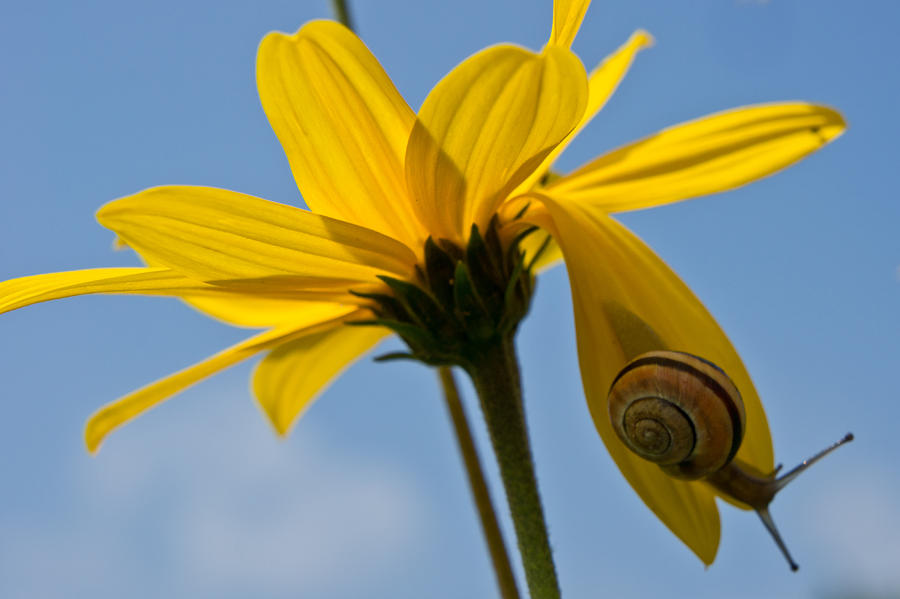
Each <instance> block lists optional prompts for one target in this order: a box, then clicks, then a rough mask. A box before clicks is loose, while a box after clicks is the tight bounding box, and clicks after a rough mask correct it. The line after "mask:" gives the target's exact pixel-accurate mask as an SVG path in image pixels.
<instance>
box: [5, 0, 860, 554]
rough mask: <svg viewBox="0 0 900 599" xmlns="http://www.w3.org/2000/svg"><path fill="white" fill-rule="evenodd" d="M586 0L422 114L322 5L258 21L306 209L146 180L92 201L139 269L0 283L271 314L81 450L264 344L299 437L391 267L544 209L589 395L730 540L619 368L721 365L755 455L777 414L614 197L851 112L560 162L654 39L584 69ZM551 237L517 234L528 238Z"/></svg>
mask: <svg viewBox="0 0 900 599" xmlns="http://www.w3.org/2000/svg"><path fill="white" fill-rule="evenodd" d="M588 4H589V2H588V1H587V0H558V1H557V2H556V3H555V6H554V15H553V29H552V33H551V37H550V41H549V43H548V44H547V46H546V47H545V48H544V49H543V50H542V51H541V52H540V53H534V52H530V51H528V50H525V49H522V48H519V47H515V46H510V45H501V46H495V47H492V48H488V49H486V50H483V51H481V52H479V53H478V54H476V55H474V56H472V57H471V58H469V59H467V60H466V61H464V62H463V63H462V64H460V65H459V66H458V67H457V68H455V69H454V70H453V71H452V72H451V73H449V74H448V75H447V76H446V77H445V78H444V79H443V80H442V81H441V82H440V83H438V84H437V86H436V87H435V88H434V89H433V90H432V92H431V93H430V94H429V95H428V97H427V99H426V100H425V102H424V104H423V106H422V108H421V110H420V111H419V113H418V115H416V114H415V113H414V112H413V111H412V110H411V109H410V108H409V106H408V105H407V104H406V102H405V101H404V100H403V98H402V97H401V96H400V94H399V93H398V92H397V90H396V89H395V87H394V86H393V84H392V83H391V81H390V79H389V78H388V77H387V75H386V74H385V73H384V71H383V70H382V69H381V66H380V65H379V64H378V62H377V60H376V59H375V58H374V57H373V56H372V54H371V53H370V52H369V51H368V49H367V48H366V47H365V46H364V45H363V43H362V42H361V41H360V40H359V39H358V38H357V37H356V36H355V35H354V34H353V33H352V32H350V31H349V30H347V29H346V28H344V27H343V26H341V25H339V24H337V23H334V22H328V21H319V22H312V23H309V24H307V25H305V26H304V27H303V28H301V29H300V30H299V31H298V32H297V33H296V34H294V35H285V34H280V33H272V34H269V35H268V36H266V38H265V39H264V40H263V41H262V43H261V45H260V48H259V54H258V60H257V82H258V86H259V93H260V97H261V100H262V104H263V108H264V110H265V112H266V115H267V116H268V118H269V121H270V123H271V124H272V127H273V129H274V130H275V133H276V134H277V135H278V138H279V139H280V141H281V143H282V145H283V146H284V149H285V152H286V154H287V158H288V161H289V162H290V166H291V170H292V171H293V174H294V177H295V178H296V181H297V185H298V187H299V188H300V192H301V193H302V196H303V198H304V200H305V201H306V204H307V205H308V206H309V209H310V210H309V211H306V210H301V209H298V208H294V207H290V206H286V205H281V204H276V203H273V202H269V201H266V200H262V199H259V198H255V197H251V196H247V195H243V194H239V193H236V192H232V191H226V190H222V189H215V188H208V187H159V188H153V189H149V190H146V191H143V192H140V193H138V194H135V195H133V196H129V197H126V198H122V199H119V200H116V201H113V202H111V203H109V204H107V205H106V206H104V207H103V208H101V210H100V211H99V213H98V215H97V218H98V220H99V221H100V223H101V224H102V225H103V226H105V227H107V228H109V229H111V230H112V231H114V232H115V233H116V235H117V236H118V238H119V240H121V242H122V243H124V244H126V245H128V246H129V247H131V248H133V249H134V250H136V251H137V252H138V253H139V254H140V255H141V256H142V258H143V259H144V260H145V261H146V263H147V264H148V266H147V267H141V268H105V269H93V270H83V271H74V272H63V273H55V274H44V275H36V276H32V277H25V278H21V279H14V280H10V281H6V282H4V283H0V311H7V310H12V309H16V308H19V307H22V306H26V305H29V304H33V303H36V302H41V301H47V300H51V299H57V298H62V297H69V296H74V295H82V294H89V293H124V294H151V295H170V296H176V297H179V298H181V299H183V300H185V301H187V302H188V303H190V304H191V305H193V306H194V307H195V308H197V309H199V310H202V311H204V312H206V313H207V314H209V315H211V316H213V317H216V318H219V319H222V320H224V321H226V322H228V323H231V324H234V325H238V326H247V327H256V328H265V329H266V330H265V332H262V333H260V334H258V335H256V336H254V337H251V338H250V339H248V340H246V341H244V342H242V343H239V344H238V345H235V346H233V347H231V348H228V349H226V350H224V351H222V352H220V353H218V354H216V355H214V356H212V357H211V358H209V359H207V360H205V361H203V362H200V363H199V364H196V365H194V366H192V367H190V368H187V369H186V370H183V371H181V372H178V373H176V374H174V375H172V376H170V377H168V378H166V379H163V380H161V381H157V382H155V383H153V384H151V385H149V386H147V387H144V388H142V389H140V390H138V391H136V392H134V393H132V394H130V395H128V396H126V397H123V398H121V399H119V400H118V401H116V402H114V403H112V404H110V405H107V406H106V407H104V408H102V409H101V410H99V411H98V412H97V413H96V414H94V415H93V416H92V417H91V419H90V420H89V422H88V424H87V429H86V442H87V446H88V449H89V450H90V451H92V452H93V451H96V450H97V449H98V447H99V445H100V443H101V442H102V440H103V439H104V438H105V436H106V435H107V434H108V433H109V432H110V431H112V430H113V429H115V428H116V427H118V426H120V425H121V424H123V423H124V422H126V421H128V420H130V419H132V418H134V417H135V416H137V415H138V414H140V413H142V412H143V411H144V410H146V409H148V408H150V407H152V406H154V405H156V404H158V403H160V402H161V401H163V400H164V399H166V398H168V397H170V396H171V395H173V394H174V393H177V392H178V391H181V390H182V389H184V388H186V387H188V386H189V385H191V384H193V383H195V382H197V381H199V380H201V379H203V378H205V377H207V376H209V375H211V374H213V373H215V372H217V371H219V370H222V369H224V368H226V367H228V366H231V365H233V364H235V363H237V362H239V361H241V360H244V359H246V358H248V357H250V356H253V355H256V354H259V353H265V357H264V358H263V360H262V361H261V363H260V364H259V367H258V368H257V370H256V372H255V374H254V378H253V389H254V392H255V395H256V398H257V400H258V401H259V403H260V405H261V407H262V409H263V410H264V412H265V413H266V415H267V416H268V418H269V420H270V421H271V423H272V425H273V426H274V428H275V429H276V430H277V431H278V432H279V433H280V434H286V433H287V432H288V431H289V429H290V427H291V426H292V424H293V423H294V422H295V421H296V420H297V418H298V416H299V415H300V414H301V412H302V411H303V410H304V409H305V408H306V407H307V406H308V405H309V404H310V402H311V401H312V400H313V398H314V397H315V396H316V394H317V393H318V392H319V391H320V390H321V389H322V388H323V386H325V385H326V384H327V383H328V381H329V380H331V379H332V378H333V377H334V376H335V375H336V374H337V373H339V372H340V371H341V370H342V369H343V368H344V367H346V366H347V365H348V364H349V363H350V362H351V361H353V360H354V359H356V358H358V357H359V356H360V355H362V354H364V353H365V352H367V351H368V350H369V349H371V348H372V347H373V346H374V345H375V344H376V343H377V342H378V341H379V340H380V339H381V338H383V337H384V336H385V335H388V334H390V332H391V331H389V330H388V329H385V328H381V327H349V326H343V324H344V323H345V322H347V321H354V320H361V319H368V318H371V316H372V314H371V312H370V309H369V306H370V302H369V301H368V300H367V299H366V298H365V297H361V295H362V296H365V295H367V294H373V293H376V294H377V293H386V292H389V289H388V287H387V286H386V285H385V283H384V282H383V281H384V280H385V279H382V278H379V277H390V278H391V279H396V280H401V281H409V282H416V281H417V280H418V279H417V268H419V267H420V265H422V263H423V260H424V255H425V243H426V240H427V239H429V238H432V239H435V240H437V239H445V240H449V241H450V242H452V243H454V244H456V245H458V246H464V245H465V244H466V243H467V242H468V241H469V235H470V231H471V230H472V229H471V228H472V225H476V226H477V227H478V229H479V230H480V231H486V230H488V229H489V228H490V226H491V223H492V222H493V223H499V227H500V235H501V238H502V239H504V243H507V244H509V243H510V239H512V238H513V236H514V235H515V234H516V233H517V232H519V231H521V229H522V228H523V227H524V226H531V225H536V226H538V227H540V228H541V229H543V230H544V231H545V232H547V233H549V234H551V235H552V238H553V240H554V241H555V244H551V245H552V247H551V248H550V251H548V252H546V253H545V254H544V255H543V257H542V263H544V264H547V263H549V262H551V261H552V259H553V258H555V257H559V256H560V254H561V255H562V256H563V257H564V258H565V262H566V266H567V268H568V272H569V277H570V280H571V285H572V295H573V301H574V310H575V319H576V328H577V337H578V351H579V359H580V362H581V372H582V378H583V383H584V391H585V395H586V397H587V400H588V405H589V407H590V411H591V414H592V416H593V418H594V422H595V424H596V426H597V429H598V431H599V433H600V436H601V437H602V438H603V440H604V442H605V443H606V445H607V448H608V449H609V451H610V453H611V455H612V457H613V459H614V460H615V461H616V463H617V464H618V466H619V468H620V469H621V470H622V473H623V474H624V475H625V477H626V478H627V479H628V481H629V482H630V483H631V485H632V486H633V487H634V489H635V490H636V491H637V492H638V494H639V495H640V496H641V498H642V499H643V500H644V502H645V503H646V504H647V505H648V506H649V507H650V509H651V510H653V511H654V512H655V513H656V514H657V516H659V518H660V519H661V520H662V521H663V522H664V523H665V524H666V525H667V526H668V527H669V528H670V529H671V530H672V531H673V532H674V533H675V534H676V535H677V536H678V537H679V538H681V539H682V540H683V541H684V542H685V543H686V544H687V545H688V546H689V547H690V548H691V549H692V550H693V551H694V552H695V553H696V554H697V555H698V556H699V557H700V558H701V559H702V560H703V561H704V562H705V563H711V562H712V560H713V558H714V556H715V552H716V548H717V546H718V539H719V519H718V512H717V509H716V505H715V501H714V493H713V491H712V490H711V488H710V487H708V486H706V485H704V484H702V483H698V482H684V481H679V480H675V479H673V478H670V477H668V476H667V475H665V474H663V472H662V471H661V470H660V469H659V468H658V467H657V466H655V465H653V464H651V463H648V462H645V461H643V460H641V459H640V458H638V457H636V456H635V455H633V454H631V453H630V452H628V451H627V450H626V449H625V447H624V446H623V445H622V444H621V443H620V442H618V441H617V439H616V438H615V436H614V434H613V432H612V431H611V429H610V425H609V422H608V418H607V415H606V413H607V411H606V403H605V402H606V394H607V390H608V387H609V384H610V382H611V381H612V379H613V377H614V375H615V373H616V372H617V371H618V370H619V369H620V368H621V367H622V366H623V365H624V364H625V362H626V361H628V360H629V359H630V358H631V357H633V356H635V355H637V354H639V353H642V352H644V351H647V350H651V349H661V348H670V349H677V350H681V351H687V352H690V353H693V354H697V355H700V356H703V357H704V358H707V359H709V360H712V361H713V362H715V363H717V364H719V365H720V366H721V367H722V368H724V369H725V370H726V371H727V372H728V373H729V375H730V376H731V377H732V379H733V380H734V382H735V383H736V385H737V387H738V388H739V390H740V392H741V394H742V395H743V398H744V400H745V402H746V410H747V434H746V437H745V440H744V443H743V445H742V447H741V449H740V452H739V454H738V456H739V457H740V458H741V459H742V460H743V461H744V462H746V463H748V464H749V465H750V466H752V467H755V468H757V469H759V470H761V471H769V470H771V469H772V466H773V458H772V448H771V439H770V436H769V431H768V426H767V423H766V419H765V414H764V413H763V409H762V406H761V404H760V401H759V398H758V397H757V394H756V391H755V390H754V388H753V384H752V382H751V380H750V377H749V375H748V374H747V372H746V370H745V369H744V366H743V364H742V363H741V360H740V358H739V357H738V355H737V353H736V352H735V350H734V348H733V347H732V346H731V344H730V343H729V341H728V339H727V338H726V336H725V334H724V333H723V332H722V331H721V329H720V328H719V326H718V325H717V324H716V323H715V321H714V320H713V318H712V317H711V316H710V314H709V313H708V312H707V311H706V309H705V308H704V307H703V305H702V304H701V303H700V302H699V301H698V300H697V298H696V297H694V295H693V294H692V293H691V291H690V290H689V289H688V288H687V287H686V286H685V285H684V283H682V282H681V280H680V279H679V278H678V277H677V276H676V275H675V274H674V273H673V272H672V271H671V270H670V269H669V268H668V267H667V266H666V265H665V264H664V263H663V262H662V261H661V260H660V259H659V258H658V257H657V256H656V255H655V254H654V253H653V252H652V251H651V250H650V249H649V248H648V247H647V246H646V245H644V244H643V243H642V242H641V241H640V240H639V239H638V238H637V237H635V236H634V235H633V234H632V233H630V232H629V231H628V230H627V229H625V228H624V227H623V226H622V225H620V224H619V223H618V222H617V221H615V220H614V219H613V218H611V217H610V216H609V214H610V213H613V212H621V211H626V210H634V209H639V208H648V207H651V206H656V205H660V204H666V203H670V202H675V201H679V200H683V199H686V198H690V197H695V196H698V195H703V194H709V193H715V192H720V191H724V190H727V189H732V188H734V187H737V186H739V185H743V184H744V183H747V182H750V181H753V180H755V179H758V178H760V177H764V176H766V175H769V174H771V173H773V172H775V171H777V170H779V169H781V168H783V167H785V166H787V165H789V164H791V163H793V162H795V161H797V160H799V159H800V158H802V157H803V156H805V155H807V154H809V153H810V152H812V151H814V150H816V149H818V148H819V147H821V146H822V145H824V144H825V143H827V142H828V141H830V140H831V139H833V138H834V137H836V136H837V135H839V134H840V133H841V131H842V130H843V128H844V123H843V121H842V119H841V117H840V115H839V114H837V113H836V112H834V111H833V110H830V109H828V108H824V107H820V106H815V105H810V104H805V103H799V102H793V103H783V104H769V105H762V106H752V107H744V108H739V109H736V110H732V111H729V112H724V113H720V114H716V115H713V116H709V117H706V118H703V119H700V120H697V121H693V122H689V123H685V124H682V125H679V126H676V127H673V128H671V129H667V130H665V131H662V132H660V133H658V134H656V135H653V136H651V137H649V138H647V139H645V140H642V141H639V142H637V143H634V144H631V145H629V146H627V147H624V148H622V149H619V150H616V151H614V152H611V153H609V154H607V155H604V156H601V157H600V158H598V159H596V160H594V161H593V162H591V163H589V164H587V165H585V166H584V167H582V168H580V169H578V170H576V171H575V172H573V173H571V174H569V175H565V176H561V177H560V176H556V175H550V166H551V164H552V162H553V160H554V159H555V158H556V157H557V156H558V155H559V153H560V152H561V151H562V149H563V148H564V147H565V146H566V144H567V143H568V142H569V141H570V140H571V139H572V137H573V136H574V135H575V134H576V133H577V132H578V131H579V130H580V129H581V128H582V127H584V126H585V125H586V124H587V122H588V121H589V120H590V119H591V118H592V117H593V116H594V115H595V114H596V113H597V112H598V111H599V110H600V108H601V107H602V106H603V104H604V103H605V102H606V100H607V99H608V98H609V96H610V95H611V94H612V92H613V91H614V89H615V87H616V86H617V85H618V83H619V81H620V80H621V78H622V77H623V76H624V74H625V72H626V71H627V70H628V68H629V66H630V64H631V61H632V59H633V58H634V56H635V54H636V53H637V52H638V51H639V50H640V49H642V48H644V47H646V46H648V45H649V44H650V43H651V41H652V40H651V38H650V36H649V35H648V34H646V33H644V32H640V31H639V32H636V33H635V34H634V35H633V36H632V37H631V38H630V39H629V40H628V41H627V42H626V43H625V44H624V45H623V46H622V47H621V48H619V49H618V50H617V51H616V52H614V53H613V54H612V55H611V56H609V57H608V58H607V59H606V60H605V61H604V62H603V63H601V64H600V65H599V66H598V67H597V68H596V69H595V70H594V71H593V72H591V73H590V75H587V74H586V73H585V71H584V68H583V66H582V64H581V62H580V61H579V59H578V58H577V57H576V56H575V55H574V54H573V53H572V52H571V51H570V49H569V47H570V46H571V43H572V41H573V39H574V37H575V35H576V33H577V30H578V28H579V27H580V24H581V20H582V18H583V17H584V14H585V11H586V10H587V6H588ZM495 217H496V220H494V219H495ZM542 237H544V236H542V235H532V236H530V237H528V238H527V239H526V242H525V243H526V244H528V247H529V248H530V250H529V251H531V252H533V251H534V249H535V247H536V245H537V244H538V243H539V242H541V241H542V239H541V238H542ZM556 244H558V245H556ZM351 291H352V293H351ZM360 294H361V295H360Z"/></svg>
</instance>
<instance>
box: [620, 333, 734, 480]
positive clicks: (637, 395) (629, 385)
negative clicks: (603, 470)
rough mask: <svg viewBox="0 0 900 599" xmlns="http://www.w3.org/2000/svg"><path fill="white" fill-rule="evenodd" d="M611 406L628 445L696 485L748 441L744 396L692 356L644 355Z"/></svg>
mask: <svg viewBox="0 0 900 599" xmlns="http://www.w3.org/2000/svg"><path fill="white" fill-rule="evenodd" d="M608 401H609V417H610V420H611V422H612V426H613V430H615V431H616V434H617V435H618V436H619V438H620V439H621V440H622V442H623V443H625V445H627V446H628V447H629V449H631V450H632V451H633V452H635V453H636V454H638V455H640V456H641V457H643V458H645V459H647V460H649V461H651V462H655V463H657V464H659V466H660V467H661V468H662V469H663V470H664V471H665V472H666V473H667V474H669V475H671V476H675V477H677V478H682V479H688V480H694V479H699V478H704V477H706V476H709V475H711V474H713V473H715V472H716V471H718V470H720V469H722V468H723V467H725V465H727V464H728V463H729V462H731V460H732V459H733V458H734V456H735V454H736V453H737V450H738V448H739V447H740V445H741V441H742V440H743V436H744V427H745V422H746V416H745V414H744V403H743V401H742V400H741V394H740V392H739V391H738V390H737V387H736V386H735V385H734V383H733V382H732V381H731V379H730V378H728V375H726V374H725V372H723V371H722V369H720V368H719V367H718V366H716V365H715V364H713V363H711V362H708V361H706V360H704V359H702V358H699V357H697V356H694V355H692V354H687V353H684V352H676V351H653V352H648V353H645V354H641V355H639V356H638V357H636V358H635V359H633V360H632V361H631V362H629V363H628V364H626V365H625V367H624V368H623V369H622V370H621V371H620V372H619V374H618V376H617V377H616V379H615V380H614V381H613V383H612V386H611V387H610V391H609V397H608Z"/></svg>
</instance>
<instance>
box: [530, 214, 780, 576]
mask: <svg viewBox="0 0 900 599" xmlns="http://www.w3.org/2000/svg"><path fill="white" fill-rule="evenodd" d="M544 205H545V206H546V209H547V212H549V215H548V214H547V213H544V214H543V215H541V214H540V212H538V211H536V212H535V213H534V214H532V215H531V216H526V217H525V218H528V219H531V220H532V222H534V223H535V224H539V225H541V226H544V227H546V228H547V229H548V230H550V231H551V232H552V234H553V235H554V237H555V238H556V240H557V241H558V242H559V245H560V246H561V248H562V251H563V254H564V255H565V260H566V267H567V268H568V271H569V280H570V283H571V286H572V299H573V302H574V308H575V327H576V333H577V338H578V356H579V362H580V366H581V376H582V381H583V383H584V391H585V395H586V397H587V400H588V406H589V408H590V412H591V416H592V417H593V419H594V424H595V426H596V427H597V430H598V432H599V433H600V436H601V438H602V439H603V441H604V443H605V444H606V447H607V449H608V450H609V452H610V454H611V455H612V457H613V459H614V460H615V462H616V464H617V465H618V466H619V468H620V469H621V471H622V473H623V474H624V475H625V478H626V479H628V482H629V483H631V486H632V487H634V489H635V491H637V492H638V494H639V495H640V496H641V498H642V499H643V500H644V502H645V503H646V504H647V506H648V507H650V509H651V510H653V512H654V513H656V515H657V516H659V518H660V519H661V520H662V521H663V522H664V523H665V524H666V526H668V527H669V528H670V529H671V530H672V532H674V533H675V534H676V535H677V536H678V537H679V538H680V539H681V540H682V541H684V542H685V543H686V544H687V545H688V547H690V548H691V549H692V550H693V551H694V552H695V553H696V554H697V555H698V557H700V559H701V560H703V562H704V563H707V564H708V563H711V562H712V560H713V559H714V557H715V553H716V548H717V547H718V541H719V520H718V513H717V511H716V508H715V504H714V501H713V492H712V490H711V488H710V487H708V486H707V485H705V484H704V483H701V482H684V481H679V480H676V479H674V478H671V477H669V476H668V475H666V474H664V473H663V471H662V470H660V468H659V467H657V466H656V465H655V464H652V463H650V462H647V461H644V460H643V459H641V458H640V457H638V456H637V455H635V454H633V453H631V452H630V451H629V450H628V449H626V448H625V446H624V445H623V444H622V443H621V442H620V441H619V440H618V438H617V437H616V436H615V433H614V432H613V430H612V428H611V425H610V422H609V415H608V413H607V402H606V397H607V393H608V391H609V387H610V385H611V383H612V381H613V379H614V377H615V375H616V373H617V372H618V371H619V370H620V369H621V368H622V367H623V366H624V365H625V363H626V362H627V361H629V360H630V359H631V358H633V357H635V356H636V355H638V354H641V353H643V352H646V351H650V350H656V349H672V350H679V351H686V352H689V353H692V354H696V355H698V356H701V357H703V358H706V359H708V360H710V361H712V362H714V363H715V364H718V365H719V366H720V367H721V368H723V369H724V370H725V371H726V372H727V373H728V375H729V376H730V377H731V378H732V380H733V381H734V383H735V384H736V385H737V387H738V389H739V390H740V392H741V395H742V397H743V399H744V405H745V409H746V414H747V432H746V436H745V438H744V442H743V444H742V445H741V448H740V450H739V452H738V457H740V458H741V459H742V460H744V461H745V462H747V463H749V464H750V465H752V466H753V467H755V468H757V469H758V470H760V471H763V472H770V471H771V470H772V466H773V458H772V442H771V437H770V434H769V428H768V424H767V422H766V417H765V413H764V412H763V409H762V405H761V403H760V401H759V397H758V395H757V393H756V390H755V388H754V387H753V383H752V382H751V380H750V376H749V375H748V373H747V371H746V369H745V368H744V365H743V363H742V362H741V359H740V357H739V356H738V354H737V352H736V351H735V349H734V347H733V346H732V345H731V343H730V342H729V341H728V338H727V337H726V336H725V334H724V333H723V332H722V330H721V329H720V328H719V326H718V324H716V322H715V320H714V319H713V318H712V316H711V315H710V314H709V312H707V310H706V309H705V308H704V307H703V305H702V304H701V303H700V301H699V300H698V299H697V298H696V297H695V296H694V294H693V293H692V292H691V291H690V289H688V287H687V286H686V285H685V284H684V283H683V282H682V281H681V280H680V279H679V278H678V276H677V275H676V274H675V273H674V272H672V270H671V269H669V268H668V267H667V266H666V265H665V263H663V262H662V260H660V259H659V258H658V257H657V256H656V255H655V254H654V253H653V251H652V250H650V248H648V247H647V246H646V245H645V244H644V243H643V242H641V241H640V240H639V239H638V238H637V237H635V236H634V235H633V234H631V233H630V232H629V231H628V230H627V229H625V228H624V227H623V226H622V225H620V224H618V223H617V222H615V221H614V220H613V219H611V218H610V217H609V216H607V215H606V214H604V213H603V212H602V211H600V210H597V209H595V208H593V207H591V206H588V205H585V204H582V203H575V202H569V201H564V200H557V199H553V198H544Z"/></svg>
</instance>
